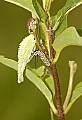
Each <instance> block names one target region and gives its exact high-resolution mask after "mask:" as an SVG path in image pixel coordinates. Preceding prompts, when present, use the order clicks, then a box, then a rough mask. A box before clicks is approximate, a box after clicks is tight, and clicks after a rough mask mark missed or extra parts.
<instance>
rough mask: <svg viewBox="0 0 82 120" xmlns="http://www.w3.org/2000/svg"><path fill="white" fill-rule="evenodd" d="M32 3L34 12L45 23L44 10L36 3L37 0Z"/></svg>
mask: <svg viewBox="0 0 82 120" xmlns="http://www.w3.org/2000/svg"><path fill="white" fill-rule="evenodd" d="M32 3H33V6H34V8H35V10H36V12H37V14H38V16H39V18H40V20H41V21H42V22H44V23H45V21H46V14H45V12H44V10H43V9H42V7H41V6H40V4H39V3H38V2H37V0H32Z"/></svg>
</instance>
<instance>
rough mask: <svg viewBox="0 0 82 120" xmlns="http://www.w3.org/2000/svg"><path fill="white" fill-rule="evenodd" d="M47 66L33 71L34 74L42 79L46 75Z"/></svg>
mask: <svg viewBox="0 0 82 120" xmlns="http://www.w3.org/2000/svg"><path fill="white" fill-rule="evenodd" d="M44 69H45V66H40V67H39V68H36V69H32V72H33V73H34V74H36V75H37V76H38V77H41V76H42V75H43V74H44Z"/></svg>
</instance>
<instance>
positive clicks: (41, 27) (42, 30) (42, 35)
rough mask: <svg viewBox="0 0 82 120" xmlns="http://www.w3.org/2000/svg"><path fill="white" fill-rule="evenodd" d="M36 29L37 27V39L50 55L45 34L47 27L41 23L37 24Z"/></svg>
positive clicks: (47, 38)
mask: <svg viewBox="0 0 82 120" xmlns="http://www.w3.org/2000/svg"><path fill="white" fill-rule="evenodd" d="M38 27H39V38H40V39H41V40H42V42H43V43H44V45H45V46H46V48H47V50H48V53H49V55H50V48H49V36H48V32H47V27H46V25H45V24H44V23H42V22H41V23H39V24H38Z"/></svg>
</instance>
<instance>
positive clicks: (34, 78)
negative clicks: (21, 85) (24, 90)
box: [26, 69, 52, 103]
mask: <svg viewBox="0 0 82 120" xmlns="http://www.w3.org/2000/svg"><path fill="white" fill-rule="evenodd" d="M26 77H27V78H28V79H29V80H30V81H31V82H32V83H34V85H36V86H37V87H38V89H39V90H40V91H41V92H42V93H43V94H44V96H45V97H46V99H47V100H48V102H49V103H50V102H51V101H52V94H51V92H50V91H49V89H48V88H47V86H46V85H45V84H44V82H43V81H42V80H41V79H40V78H39V77H37V76H36V75H35V74H34V73H33V72H32V71H30V70H29V69H26Z"/></svg>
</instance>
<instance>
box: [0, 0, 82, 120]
mask: <svg viewBox="0 0 82 120" xmlns="http://www.w3.org/2000/svg"><path fill="white" fill-rule="evenodd" d="M65 2H66V0H54V2H53V4H52V9H51V14H52V15H55V14H56V13H57V11H58V9H60V8H61V7H62V6H63V5H64V4H65ZM30 16H31V14H30V13H29V12H28V11H26V10H24V9H22V8H20V7H18V6H16V5H13V4H10V3H7V2H4V1H3V0H0V55H4V56H5V57H8V58H12V59H14V60H17V49H18V44H19V43H20V42H21V40H22V39H23V38H24V37H25V36H27V35H28V31H27V20H28V18H29V17H30ZM68 23H69V26H75V27H76V28H80V27H81V28H82V5H81V6H80V7H78V8H76V9H75V10H73V11H72V12H71V13H70V14H69V17H68ZM69 60H75V61H76V62H77V64H78V69H77V72H76V74H75V77H74V85H73V88H74V87H75V85H76V84H77V83H78V82H80V81H81V80H82V47H75V46H71V47H67V48H65V49H64V50H63V51H62V53H61V55H60V58H59V60H58V62H57V67H58V71H59V78H60V83H61V90H62V98H63V100H64V99H65V95H66V90H67V85H68V80H69V66H68V61H69ZM31 63H33V64H34V60H33V61H32V62H31ZM66 118H67V119H66V120H80V119H81V118H82V98H80V99H79V100H77V101H76V102H75V104H74V105H73V107H72V109H71V110H70V111H69V113H68V114H67V116H66ZM0 120H50V113H49V105H48V102H47V100H46V99H45V97H44V96H43V94H42V93H41V92H40V91H39V90H38V89H37V88H36V87H35V86H34V85H33V84H32V83H31V82H30V81H29V80H27V79H26V80H25V82H24V83H22V84H17V73H16V71H14V70H12V69H10V68H8V67H6V66H4V65H2V64H0Z"/></svg>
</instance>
